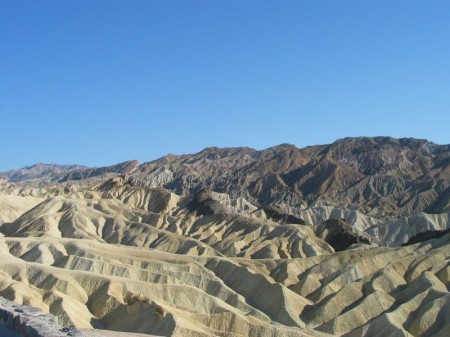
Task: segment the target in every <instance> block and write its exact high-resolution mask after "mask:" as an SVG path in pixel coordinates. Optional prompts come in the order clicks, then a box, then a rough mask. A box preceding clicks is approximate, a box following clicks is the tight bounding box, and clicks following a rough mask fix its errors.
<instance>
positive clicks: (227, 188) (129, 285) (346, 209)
mask: <svg viewBox="0 0 450 337" xmlns="http://www.w3.org/2000/svg"><path fill="white" fill-rule="evenodd" d="M449 159H450V146H449V145H436V144H433V143H431V142H428V141H426V140H417V139H409V138H408V139H393V138H388V137H376V138H364V137H362V138H345V139H342V140H338V141H336V142H335V143H333V144H329V145H319V146H311V147H306V148H303V149H299V148H297V147H295V146H293V145H289V144H282V145H279V146H275V147H272V148H269V149H266V150H261V151H257V150H254V149H250V148H225V149H219V148H207V149H205V150H203V151H201V152H199V153H197V154H192V155H168V156H166V157H163V158H160V159H157V160H155V161H151V162H147V163H143V164H139V163H138V162H137V161H128V162H124V163H121V164H118V165H113V166H109V167H104V168H88V167H82V166H76V165H75V166H58V165H53V164H52V165H45V164H39V165H36V166H31V167H27V168H24V169H20V170H11V171H8V172H6V173H3V174H0V178H1V179H0V296H2V297H5V298H7V299H10V300H14V301H16V302H19V303H24V304H28V305H33V306H37V307H40V308H42V309H43V310H46V311H49V312H52V313H53V314H55V315H57V316H58V317H59V319H60V320H61V323H62V324H63V325H66V326H68V325H75V326H77V327H78V328H82V329H92V328H96V329H107V330H116V331H125V332H130V333H131V332H134V333H143V334H152V335H160V336H205V337H206V336H208V337H212V336H224V337H225V336H233V337H237V336H271V337H274V336H330V335H333V336H334V335H336V336H383V337H384V336H386V335H388V336H448V334H449V332H450V325H449V322H450V316H449V312H450V294H449V289H450V281H449V280H450V279H449V275H450V260H449V259H450V233H448V230H449V228H450V220H449V213H450V188H449V184H450V171H449V170H450V166H449V165H450V161H449Z"/></svg>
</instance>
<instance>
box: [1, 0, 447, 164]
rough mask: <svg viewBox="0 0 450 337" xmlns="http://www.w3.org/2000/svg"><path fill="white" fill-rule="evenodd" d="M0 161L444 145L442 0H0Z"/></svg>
mask: <svg viewBox="0 0 450 337" xmlns="http://www.w3.org/2000/svg"><path fill="white" fill-rule="evenodd" d="M0 120H1V130H0V141H1V147H0V158H1V159H0V171H3V170H7V169H10V168H18V167H22V166H25V165H30V164H33V163H36V162H50V163H60V164H72V163H77V164H84V165H90V166H102V165H110V164H114V163H118V162H121V161H125V160H128V159H138V160H140V161H149V160H152V159H156V158H158V157H160V156H163V155H165V154H167V153H177V154H181V153H192V152H197V151H199V150H201V149H203V148H205V147H208V146H219V147H224V146H250V147H254V148H257V149H262V148H266V147H269V146H273V145H277V144H280V143H292V144H295V145H297V146H299V147H303V146H306V145H314V144H324V143H329V142H332V141H334V140H336V139H338V138H342V137H346V136H376V135H386V136H393V137H416V138H427V139H429V140H432V141H434V142H436V143H440V144H447V143H450V1H448V0H445V1H425V0H422V1H416V0H404V1H392V0H376V1H369V0H358V1H351V0H339V1H338V0H333V1H331V0H328V1H326V0H317V1H316V0H314V1H312V0H308V1H306V0H296V1H288V0H283V1H278V0H273V1H264V0H239V1H234V0H223V1H219V0H217V1H211V0H203V1H200V0H180V1H171V0H140V1H138V0H122V1H118V0H76V1H75V0H72V1H70V0H67V1H61V0H55V1H50V0H42V1H36V0H30V1H21V0H1V1H0Z"/></svg>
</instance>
